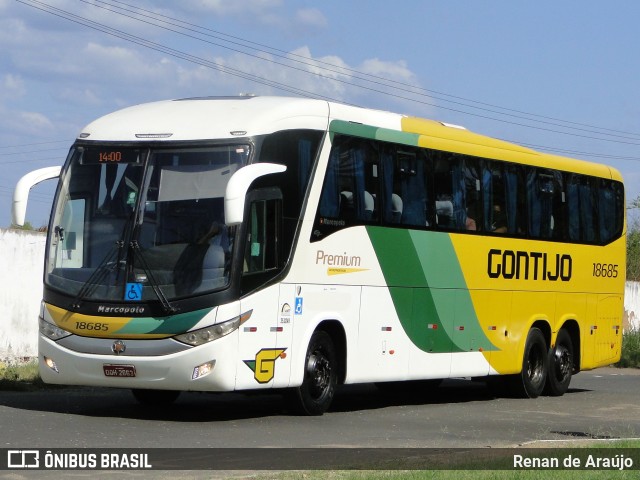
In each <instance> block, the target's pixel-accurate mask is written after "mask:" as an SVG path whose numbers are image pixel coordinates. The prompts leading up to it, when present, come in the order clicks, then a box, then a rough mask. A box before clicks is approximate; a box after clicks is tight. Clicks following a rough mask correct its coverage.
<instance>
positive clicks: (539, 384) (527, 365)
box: [511, 327, 549, 398]
mask: <svg viewBox="0 0 640 480" xmlns="http://www.w3.org/2000/svg"><path fill="white" fill-rule="evenodd" d="M548 363H549V352H548V348H547V342H546V340H545V339H544V335H543V334H542V332H541V331H540V329H538V328H535V327H534V328H532V329H531V330H529V334H528V335H527V342H526V343H525V346H524V355H523V358H522V372H521V373H520V374H519V375H515V376H514V377H513V378H512V383H511V387H512V388H511V390H512V393H514V394H515V395H516V396H518V397H522V398H537V397H538V396H540V394H541V393H542V391H543V390H544V386H545V383H546V380H547V371H548V367H547V365H548Z"/></svg>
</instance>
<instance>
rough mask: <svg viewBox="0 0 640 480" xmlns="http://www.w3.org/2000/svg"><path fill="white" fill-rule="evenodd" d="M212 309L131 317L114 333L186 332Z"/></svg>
mask: <svg viewBox="0 0 640 480" xmlns="http://www.w3.org/2000/svg"><path fill="white" fill-rule="evenodd" d="M211 310H212V309H211V308H206V309H203V310H196V311H195V312H187V313H180V314H178V315H172V316H170V317H141V318H132V319H131V321H130V322H129V323H127V324H126V325H125V326H124V327H122V328H121V329H120V330H118V331H117V332H115V333H119V334H145V333H148V334H176V335H177V334H180V333H184V332H187V331H188V330H189V329H191V328H192V327H193V326H194V325H196V324H197V323H198V322H199V321H200V320H202V319H203V318H204V316H205V315H207V314H208V313H209V312H210V311H211Z"/></svg>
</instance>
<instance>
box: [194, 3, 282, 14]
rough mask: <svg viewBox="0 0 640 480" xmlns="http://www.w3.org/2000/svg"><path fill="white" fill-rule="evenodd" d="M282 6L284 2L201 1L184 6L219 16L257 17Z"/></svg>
mask: <svg viewBox="0 0 640 480" xmlns="http://www.w3.org/2000/svg"><path fill="white" fill-rule="evenodd" d="M281 5H282V0H233V1H229V0H200V1H199V2H197V3H196V4H195V5H188V4H187V3H185V4H184V6H185V7H186V8H189V9H191V10H195V11H200V12H208V13H213V14H214V15H218V16H229V15H238V14H240V15H243V16H245V15H248V16H256V15H262V14H265V13H266V12H268V11H271V10H273V9H274V8H278V7H280V6H281Z"/></svg>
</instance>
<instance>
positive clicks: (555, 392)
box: [544, 328, 573, 397]
mask: <svg viewBox="0 0 640 480" xmlns="http://www.w3.org/2000/svg"><path fill="white" fill-rule="evenodd" d="M572 373H573V342H572V341H571V336H570V335H569V332H567V331H566V330H565V329H564V328H562V329H560V331H559V332H558V338H557V339H556V346H555V347H554V348H552V349H550V350H549V366H548V372H547V384H546V385H545V387H544V393H545V394H547V395H551V396H555V397H559V396H561V395H564V394H565V393H566V392H567V390H568V389H569V383H571V374H572Z"/></svg>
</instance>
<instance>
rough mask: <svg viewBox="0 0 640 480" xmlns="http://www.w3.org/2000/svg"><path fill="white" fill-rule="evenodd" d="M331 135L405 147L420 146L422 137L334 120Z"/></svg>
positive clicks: (330, 129)
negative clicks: (348, 136) (347, 136)
mask: <svg viewBox="0 0 640 480" xmlns="http://www.w3.org/2000/svg"><path fill="white" fill-rule="evenodd" d="M329 131H330V132H331V133H342V134H345V135H351V136H354V137H362V138H370V139H372V140H380V141H382V142H393V143H400V144H403V145H411V146H414V147H415V146H418V141H419V139H420V135H418V134H415V133H407V132H402V131H399V130H391V129H388V128H378V127H371V126H369V125H363V124H361V123H353V122H345V121H343V120H333V121H332V122H331V125H330V126H329Z"/></svg>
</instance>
